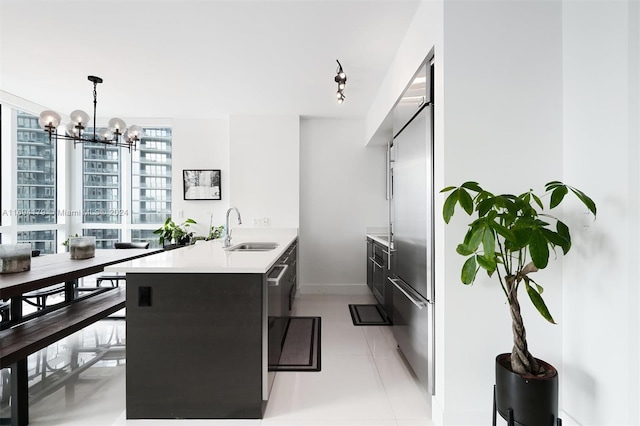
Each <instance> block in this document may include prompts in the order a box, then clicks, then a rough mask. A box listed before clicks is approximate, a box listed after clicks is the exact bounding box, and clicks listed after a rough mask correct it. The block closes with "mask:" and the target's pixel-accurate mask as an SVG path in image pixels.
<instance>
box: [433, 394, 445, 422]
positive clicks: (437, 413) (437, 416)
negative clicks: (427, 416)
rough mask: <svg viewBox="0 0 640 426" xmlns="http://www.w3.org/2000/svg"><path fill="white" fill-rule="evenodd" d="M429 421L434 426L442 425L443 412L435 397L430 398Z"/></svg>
mask: <svg viewBox="0 0 640 426" xmlns="http://www.w3.org/2000/svg"><path fill="white" fill-rule="evenodd" d="M431 420H433V424H435V425H436V426H442V425H444V410H443V409H442V407H441V406H440V401H438V398H436V397H435V396H432V397H431Z"/></svg>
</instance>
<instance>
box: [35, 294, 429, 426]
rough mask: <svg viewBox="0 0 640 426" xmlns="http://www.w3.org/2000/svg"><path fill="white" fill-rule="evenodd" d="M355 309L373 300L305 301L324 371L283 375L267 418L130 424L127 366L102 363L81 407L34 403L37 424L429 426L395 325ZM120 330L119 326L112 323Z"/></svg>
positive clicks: (59, 396)
mask: <svg viewBox="0 0 640 426" xmlns="http://www.w3.org/2000/svg"><path fill="white" fill-rule="evenodd" d="M349 303H373V298H372V297H371V296H347V295H343V296H338V295H302V296H301V297H299V298H298V299H296V303H295V306H294V315H297V316H321V317H322V342H321V344H322V355H321V360H322V371H320V372H299V373H298V372H286V373H278V375H277V376H276V380H275V382H274V385H273V389H272V392H271V396H270V400H269V403H268V406H267V410H266V413H265V417H264V419H262V420H162V421H161V420H127V419H126V415H125V366H124V365H120V366H115V367H114V366H113V365H102V366H99V365H100V364H96V366H95V367H92V368H90V369H89V370H87V371H86V372H85V373H83V375H82V380H81V381H79V383H78V385H77V386H76V391H75V399H74V402H66V401H65V394H64V389H63V390H60V391H58V392H56V393H54V394H52V395H50V396H49V397H47V398H45V399H43V400H41V401H39V402H37V403H35V404H32V406H31V409H30V410H31V412H30V417H31V419H30V425H32V426H44V425H46V426H61V425H65V426H81V425H82V426H87V425H91V426H99V425H105V426H132V425H135V426H147V425H154V426H155V425H166V426H181V425H192V426H223V425H230V426H245V425H251V426H257V425H264V426H294V425H295V426H298V425H299V426H321V425H323V426H324V425H326V426H417V425H421V426H429V425H433V423H431V421H430V420H429V419H430V412H431V409H430V402H429V401H428V400H427V398H426V395H424V394H423V392H421V391H420V389H419V388H418V386H417V385H416V381H415V378H414V376H413V374H412V372H411V371H410V370H409V369H408V367H407V366H406V365H405V363H404V362H403V360H402V358H401V356H400V354H399V353H398V351H397V349H396V343H395V341H394V339H393V335H392V333H391V328H390V327H388V326H361V327H355V326H353V324H352V322H351V317H350V315H349V310H348V304H349ZM110 323H111V324H114V323H115V322H114V321H111V322H110Z"/></svg>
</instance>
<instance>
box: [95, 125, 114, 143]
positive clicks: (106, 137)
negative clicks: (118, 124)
mask: <svg viewBox="0 0 640 426" xmlns="http://www.w3.org/2000/svg"><path fill="white" fill-rule="evenodd" d="M96 137H97V138H98V140H99V141H100V142H111V141H112V140H113V132H112V131H111V130H110V129H107V128H106V127H101V128H99V129H98V133H97V135H96Z"/></svg>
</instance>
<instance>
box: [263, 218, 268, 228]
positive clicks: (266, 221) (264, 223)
mask: <svg viewBox="0 0 640 426" xmlns="http://www.w3.org/2000/svg"><path fill="white" fill-rule="evenodd" d="M262 226H269V218H268V217H263V218H262Z"/></svg>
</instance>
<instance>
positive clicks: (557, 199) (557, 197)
mask: <svg viewBox="0 0 640 426" xmlns="http://www.w3.org/2000/svg"><path fill="white" fill-rule="evenodd" d="M567 192H569V190H568V189H567V187H566V186H564V185H563V186H558V187H556V188H555V189H554V190H553V192H552V193H551V202H550V203H549V208H551V209H552V208H554V207H556V206H557V205H558V204H560V203H561V202H562V199H563V198H564V196H565V195H567Z"/></svg>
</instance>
